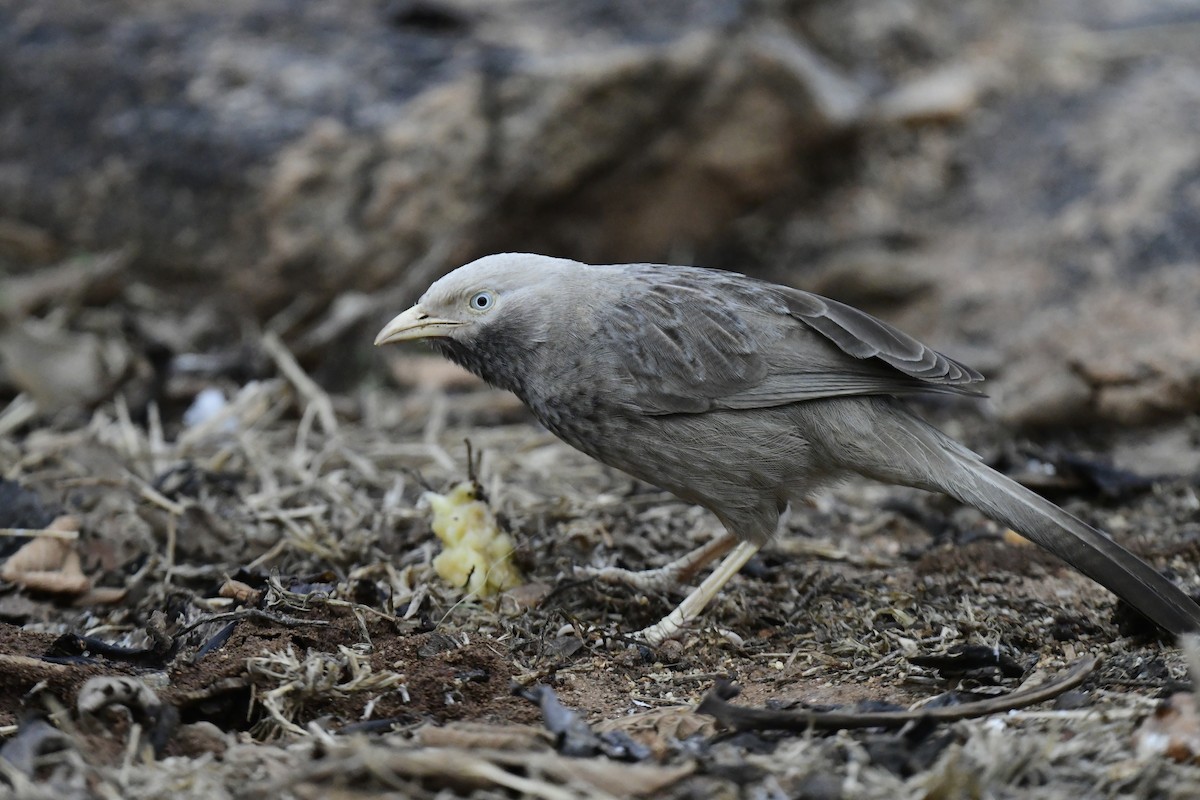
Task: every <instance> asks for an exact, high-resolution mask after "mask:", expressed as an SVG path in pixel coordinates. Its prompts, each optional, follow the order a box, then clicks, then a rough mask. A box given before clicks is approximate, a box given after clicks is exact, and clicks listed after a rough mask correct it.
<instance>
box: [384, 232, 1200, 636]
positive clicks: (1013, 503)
mask: <svg viewBox="0 0 1200 800" xmlns="http://www.w3.org/2000/svg"><path fill="white" fill-rule="evenodd" d="M413 339H425V340H428V341H429V342H430V343H431V344H432V345H433V346H434V348H435V349H437V350H439V351H440V352H441V353H442V354H443V355H445V356H446V357H447V358H449V359H451V360H452V361H455V362H457V363H458V364H460V365H462V366H464V367H466V368H467V369H469V370H470V371H472V372H474V373H475V374H476V375H478V376H479V377H481V378H483V379H484V380H485V381H487V382H488V383H490V384H493V385H494V386H498V387H501V388H503V389H508V390H510V391H512V392H514V393H515V394H516V395H517V396H518V397H520V398H521V400H523V401H524V402H525V404H526V405H528V406H529V408H530V410H531V411H532V412H533V414H534V416H536V417H537V418H538V420H540V421H541V423H542V424H543V425H545V426H546V427H547V428H548V429H549V430H551V431H552V432H553V433H555V434H556V435H557V436H558V437H559V438H561V439H563V440H564V441H565V442H567V443H568V444H570V445H572V446H574V447H576V448H578V449H579V450H582V451H583V452H584V453H587V454H588V455H590V456H592V457H593V458H596V459H598V460H600V461H602V462H604V463H605V464H609V465H611V466H613V467H616V468H618V469H621V470H624V471H625V472H627V473H629V474H630V475H633V476H635V477H637V478H639V479H641V480H643V481H646V482H647V483H651V484H654V485H656V486H660V487H662V488H664V489H667V490H669V491H671V492H673V493H675V494H676V495H678V496H679V497H681V498H683V499H684V500H687V501H689V502H693V503H697V504H699V505H702V506H704V507H705V508H708V509H709V510H710V511H712V512H713V513H714V514H715V515H716V516H717V517H718V518H719V519H720V520H721V522H722V523H723V524H724V526H725V528H726V531H727V532H726V534H725V535H724V536H723V537H721V538H719V539H717V540H716V541H714V542H713V543H711V544H708V545H705V546H704V547H701V548H700V549H698V550H697V551H695V552H694V553H691V554H689V555H687V556H684V557H683V558H680V559H678V560H677V561H674V562H672V563H670V564H668V565H666V566H665V567H661V568H659V569H657V570H650V571H646V572H640V573H638V572H629V571H626V570H618V569H612V568H609V569H606V570H601V571H600V572H599V574H600V576H601V577H602V578H605V579H607V580H614V581H622V582H627V583H632V584H633V585H635V586H641V587H647V588H649V587H659V586H664V585H667V584H670V583H672V582H674V581H678V580H683V579H686V578H688V577H690V576H691V575H693V574H695V573H696V572H697V571H699V570H700V569H701V568H702V567H704V566H705V565H706V564H708V563H709V562H711V561H712V560H714V559H716V558H717V557H718V556H722V555H724V556H725V558H724V560H723V561H721V562H720V564H719V565H718V566H717V567H716V569H715V570H714V571H713V572H712V573H711V574H710V575H709V576H708V577H707V578H706V579H705V580H704V581H703V582H701V583H700V585H699V586H698V587H697V588H696V589H695V590H694V591H693V592H692V593H691V594H690V595H689V596H688V597H687V598H686V599H685V600H684V601H683V602H682V603H681V604H680V605H679V607H677V608H676V609H675V610H673V611H672V612H671V613H670V614H668V615H667V616H666V617H664V618H663V619H662V620H661V621H660V622H658V623H656V624H655V625H652V626H650V627H648V628H646V629H645V630H643V631H641V633H640V635H641V637H642V638H643V639H644V640H645V641H646V642H648V643H650V644H652V645H654V644H658V643H660V642H662V641H663V640H665V639H667V638H669V637H671V636H673V635H675V634H676V633H678V632H679V631H680V629H681V628H682V627H683V626H684V625H685V624H686V623H687V622H689V621H690V620H691V619H693V618H694V617H696V616H697V615H699V614H700V612H701V611H702V610H703V609H704V607H705V606H706V605H707V604H708V602H709V601H710V600H711V599H712V598H713V597H714V596H715V595H716V593H717V592H718V591H719V590H720V588H721V587H722V586H723V585H724V584H725V583H726V582H727V581H728V580H729V579H730V578H731V577H733V575H735V574H736V573H737V572H738V570H740V569H741V568H742V566H743V565H744V564H745V563H746V562H747V561H748V560H749V559H750V558H751V556H753V555H754V553H756V552H757V551H758V550H759V548H761V547H762V546H763V544H765V543H766V542H767V541H768V540H769V539H770V538H771V536H772V535H773V534H774V533H775V531H776V529H777V527H778V525H779V521H780V515H781V514H782V513H783V512H784V511H785V510H786V509H787V507H788V505H789V503H792V502H794V501H796V500H799V499H801V498H804V497H805V496H807V495H808V494H810V493H811V492H812V491H813V490H815V489H817V488H819V487H822V486H826V485H829V484H831V483H835V482H837V481H840V480H843V479H845V478H848V477H850V476H852V475H864V476H866V477H868V478H873V479H875V480H878V481H883V482H885V483H894V484H900V485H904V486H913V487H916V488H919V489H925V490H929V491H936V492H943V493H945V494H948V495H950V496H951V497H953V498H955V499H957V500H959V501H960V502H963V503H967V504H969V505H972V506H975V507H976V508H978V509H979V510H980V511H982V512H983V513H985V514H987V515H988V516H989V517H991V518H992V519H994V520H996V521H998V522H1000V523H1002V524H1004V525H1007V526H1008V527H1010V528H1012V529H1014V530H1016V531H1018V532H1020V533H1022V534H1024V535H1025V536H1027V537H1028V538H1030V539H1032V540H1033V541H1034V542H1036V543H1038V544H1039V545H1041V546H1042V547H1044V548H1046V549H1047V550H1049V551H1050V552H1052V553H1054V554H1055V555H1057V556H1058V557H1060V558H1061V559H1063V560H1064V561H1066V562H1067V563H1068V564H1070V565H1071V566H1073V567H1075V568H1076V569H1078V570H1079V571H1080V572H1082V573H1083V574H1084V575H1087V576H1088V577H1090V578H1092V579H1093V580H1095V581H1097V582H1098V583H1100V584H1101V585H1103V586H1105V587H1106V588H1108V589H1109V590H1110V591H1112V592H1113V593H1114V594H1116V595H1117V596H1119V597H1121V598H1122V599H1124V600H1125V601H1126V602H1128V603H1129V604H1130V605H1132V606H1133V607H1134V608H1136V609H1138V610H1139V611H1140V612H1142V613H1143V614H1144V615H1145V616H1147V617H1149V618H1150V619H1151V620H1153V621H1154V622H1156V623H1157V624H1158V625H1160V626H1162V627H1163V628H1165V629H1166V630H1168V631H1170V632H1171V633H1174V634H1181V633H1184V632H1186V631H1195V630H1200V606H1197V605H1196V603H1194V602H1193V601H1192V600H1191V599H1190V598H1189V597H1188V596H1187V595H1186V594H1184V593H1183V592H1182V591H1181V590H1180V589H1178V588H1177V587H1176V586H1175V585H1174V584H1172V583H1171V582H1170V581H1168V580H1167V579H1166V578H1164V577H1163V576H1162V575H1160V574H1159V573H1158V572H1156V571H1155V570H1154V569H1152V568H1151V567H1150V566H1149V565H1148V564H1146V563H1145V562H1143V561H1142V560H1141V559H1139V558H1138V557H1137V556H1135V555H1133V554H1132V553H1130V552H1129V551H1128V550H1126V549H1125V548H1123V547H1121V546H1120V545H1119V544H1117V543H1115V542H1113V541H1112V540H1111V539H1109V538H1108V537H1106V536H1105V535H1104V534H1102V533H1100V532H1099V531H1097V530H1096V529H1094V528H1092V527H1090V526H1088V525H1087V524H1086V523H1084V522H1083V521H1081V520H1079V519H1077V518H1076V517H1074V516H1072V515H1070V514H1068V513H1067V512H1066V511H1063V510H1062V509H1061V508H1059V507H1058V506H1056V505H1054V504H1053V503H1051V502H1049V501H1048V500H1045V499H1044V498H1042V497H1040V496H1039V495H1037V494H1034V493H1033V492H1031V491H1029V490H1028V489H1026V488H1024V487H1022V486H1021V485H1020V484H1018V483H1016V482H1015V481H1013V480H1011V479H1009V478H1007V477H1005V476H1004V475H1001V474H1000V473H998V472H996V471H995V470H992V469H990V468H989V467H987V466H986V465H984V464H983V463H982V462H981V461H980V460H979V457H978V456H976V455H975V454H974V453H972V452H971V451H970V450H968V449H967V448H965V447H963V446H962V445H960V444H959V443H957V442H955V441H954V440H952V439H950V438H949V437H948V436H946V435H945V434H943V433H941V432H940V431H938V430H937V429H935V428H933V427H932V426H930V425H929V424H928V423H926V422H924V421H923V420H921V419H919V418H918V417H916V416H914V415H913V414H912V413H910V412H909V411H908V410H907V409H906V408H905V407H904V406H903V405H902V404H901V403H900V402H899V401H898V400H897V399H896V398H897V397H898V396H903V395H909V394H915V393H924V392H941V393H946V394H978V392H975V391H974V390H973V389H972V388H970V387H971V386H972V385H973V384H975V383H977V382H978V381H980V380H982V376H981V375H980V374H979V373H978V372H976V371H975V370H973V369H971V368H970V367H967V366H964V365H962V364H959V363H958V362H956V361H954V360H953V359H950V358H947V357H946V356H944V355H942V354H941V353H938V352H935V351H934V350H932V349H930V348H929V347H926V346H925V345H923V344H921V343H920V342H918V341H916V340H915V339H913V338H912V337H910V336H908V335H906V334H904V333H902V332H900V331H898V330H896V329H895V328H893V327H891V326H890V325H887V324H886V323H884V322H881V321H879V320H877V319H875V318H874V317H871V316H870V315H868V314H866V313H864V312H862V311H858V310H856V309H854V308H851V307H850V306H847V305H843V304H842V303H838V302H835V301H833V300H829V299H826V298H824V297H820V296H818V295H815V294H810V293H808V292H802V291H799V290H797V289H791V288H788V287H785V286H779V285H775V284H771V283H767V282H764V281H759V280H755V279H753V278H749V277H746V276H744V275H739V274H736V273H732V272H723V271H719V270H709V269H701V268H697V267H675V266H663V265H651V264H627V265H611V266H591V265H586V264H580V263H577V262H575V261H569V260H566V259H560V258H549V257H547V256H539V255H529V254H522V253H506V254H501V255H493V256H487V257H485V258H481V259H479V260H477V261H474V262H472V263H470V264H467V265H466V266H463V267H460V268H459V269H457V270H455V271H453V272H451V273H450V274H448V275H446V276H445V277H443V278H442V279H440V280H438V281H437V282H436V283H434V284H433V285H432V286H431V287H429V290H428V291H426V292H425V294H424V295H423V296H422V297H421V299H420V300H419V301H418V302H417V304H416V305H414V306H413V307H412V308H410V309H409V310H407V311H405V312H404V313H402V314H400V315H399V316H397V317H396V318H395V319H393V320H392V321H391V322H389V323H388V324H387V325H386V326H385V327H384V329H383V330H382V331H381V332H380V333H379V336H378V337H377V338H376V339H375V344H377V345H379V344H385V343H388V342H399V341H406V340H413Z"/></svg>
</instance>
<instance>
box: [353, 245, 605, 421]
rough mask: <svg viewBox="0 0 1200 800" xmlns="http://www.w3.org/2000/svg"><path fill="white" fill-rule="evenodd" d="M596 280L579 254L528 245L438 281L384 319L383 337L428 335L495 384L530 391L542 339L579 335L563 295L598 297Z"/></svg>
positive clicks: (444, 352) (409, 338)
mask: <svg viewBox="0 0 1200 800" xmlns="http://www.w3.org/2000/svg"><path fill="white" fill-rule="evenodd" d="M591 283H592V280H591V279H590V278H589V268H588V267H586V266H584V265H583V264H579V263H576V262H574V261H568V260H566V259H561V258H550V257H548V256H539V255H530V254H527V253H502V254H500V255H493V256H485V257H484V258H481V259H479V260H477V261H472V262H471V263H470V264H467V265H465V266H462V267H459V268H458V269H456V270H454V271H453V272H451V273H449V274H448V275H446V276H445V277H443V278H441V279H440V280H438V281H437V282H435V283H434V284H433V285H432V286H430V287H429V289H428V290H427V291H426V292H425V294H423V295H421V299H420V300H418V301H417V302H416V304H415V305H414V306H413V307H412V308H410V309H408V310H407V311H405V312H404V313H402V314H400V315H398V316H397V317H395V318H394V319H393V320H392V321H391V322H389V323H388V324H387V325H385V326H384V327H383V330H381V331H380V332H379V335H378V336H376V337H375V344H377V345H380V344H389V343H391V342H406V341H414V340H418V339H419V340H424V341H426V342H428V343H429V344H431V345H433V347H434V349H436V350H438V351H439V352H441V354H442V355H444V356H446V357H447V358H449V359H450V360H452V361H454V362H455V363H457V364H459V365H460V366H463V367H466V368H467V369H468V370H470V371H471V372H474V373H475V374H476V375H478V376H479V377H481V378H483V379H484V380H485V381H487V382H488V383H490V384H492V385H493V386H499V387H501V388H504V389H509V390H511V391H514V392H516V393H517V394H518V395H520V396H521V397H522V398H524V397H526V393H525V391H524V389H525V378H526V377H527V376H528V375H532V374H536V373H537V372H538V365H537V361H538V359H539V358H540V357H541V356H542V355H544V353H543V352H542V347H541V345H542V344H544V343H545V342H547V341H549V340H550V339H552V338H555V339H558V340H561V339H562V338H563V337H564V336H574V335H576V332H575V331H568V332H567V333H565V334H564V333H563V331H562V328H563V327H564V326H563V325H562V324H561V323H562V322H563V316H564V311H565V313H567V314H570V313H571V305H570V304H569V303H567V304H565V308H564V304H561V303H560V302H556V301H561V300H562V299H563V297H564V295H571V296H575V295H578V296H580V297H585V298H593V297H595V295H596V292H595V291H593V290H588V287H589V286H590V284H591ZM581 289H582V290H583V291H579V290H581ZM556 315H557V316H556ZM555 322H557V323H559V324H558V325H557V328H556V326H555ZM566 327H567V328H571V327H572V326H566ZM556 330H557V332H556Z"/></svg>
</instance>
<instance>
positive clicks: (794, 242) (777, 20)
mask: <svg viewBox="0 0 1200 800" xmlns="http://www.w3.org/2000/svg"><path fill="white" fill-rule="evenodd" d="M1198 13H1200V12H1198V11H1197V10H1196V9H1195V8H1194V7H1193V6H1192V5H1190V4H1188V3H1179V2H1169V0H1162V2H1141V1H1140V0H1139V1H1138V2H1134V1H1133V0H1128V2H1121V1H1120V0H1112V1H1111V2H1104V3H1099V4H1097V3H1090V2H1059V3H1053V4H1045V3H1035V2H1028V3H1022V2H1015V3H993V2H983V1H979V2H950V1H949V0H947V2H939V1H938V0H929V1H928V2H915V1H914V2H904V1H903V0H861V1H857V0H856V1H855V2H847V3H808V2H805V3H801V2H782V1H781V2H757V3H756V2H735V1H734V0H715V1H713V0H706V1H705V2H699V1H697V0H670V1H669V2H661V3H654V4H649V5H647V4H645V3H641V2H635V1H634V0H629V1H628V2H623V1H622V2H600V1H599V0H597V1H596V2H592V1H591V0H585V1H584V2H579V3H570V4H562V3H554V2H545V1H544V0H542V1H539V0H511V1H509V2H503V3H470V2H450V1H448V0H447V1H446V2H434V1H433V0H430V1H428V2H422V1H420V0H392V1H391V2H384V1H383V0H380V1H379V2H372V3H355V4H339V3H315V4H305V3H301V4H290V3H279V2H274V1H273V0H244V1H240V2H232V3H223V4H221V5H220V7H219V8H217V7H214V6H213V5H212V4H211V3H207V2H201V1H200V0H196V2H190V1H189V0H169V1H168V0H163V1H161V2H151V3H142V4H138V5H137V7H136V8H134V7H129V6H126V5H125V4H122V3H112V2H65V1H63V2H52V3H36V4H8V5H6V6H4V7H3V8H0V263H2V264H3V267H4V269H5V272H6V274H7V276H8V280H6V281H5V288H4V290H3V293H2V294H0V302H2V304H3V309H4V311H5V316H6V319H7V320H8V325H7V326H6V328H5V331H4V335H3V340H2V341H0V353H2V354H3V365H4V373H3V376H2V377H0V392H3V394H4V395H5V396H7V397H9V398H11V397H13V396H15V395H16V394H17V393H18V392H25V393H27V394H29V395H30V396H32V397H34V398H35V399H37V400H38V402H39V404H40V405H41V406H42V407H57V406H62V405H77V404H78V403H80V402H83V403H88V402H95V401H96V400H97V399H99V398H100V397H106V396H110V395H111V393H112V392H113V391H114V390H115V389H116V388H117V386H120V385H121V382H122V381H123V380H126V379H128V377H129V376H130V375H132V374H134V373H137V372H138V371H139V370H137V369H134V368H133V366H134V364H133V362H136V361H139V360H141V359H142V358H143V357H147V354H146V353H145V352H139V351H140V350H144V349H145V348H147V347H149V348H150V349H152V350H154V351H155V352H156V353H157V354H158V357H159V358H160V359H161V358H166V357H167V356H169V355H171V356H178V355H180V354H182V353H188V352H212V351H213V350H214V349H216V348H229V347H233V346H235V345H239V344H243V343H245V342H246V341H247V340H252V339H253V335H252V333H251V332H249V331H248V329H253V328H256V327H259V326H264V325H265V326H267V327H269V328H271V329H275V330H278V331H279V332H280V333H281V334H282V335H284V336H285V338H286V339H287V340H288V341H289V343H290V344H292V345H293V346H294V347H295V348H296V350H297V351H298V353H299V355H300V356H301V357H302V359H303V360H304V361H305V363H306V364H308V365H310V366H314V367H315V368H317V369H318V370H320V369H321V368H322V367H324V368H326V369H328V370H329V372H328V373H327V377H328V378H329V379H330V380H336V381H340V382H341V383H342V384H347V383H352V382H353V381H355V380H357V379H359V378H361V376H362V375H363V374H364V372H365V371H367V370H368V369H370V368H371V367H372V366H373V363H377V362H372V361H371V360H370V357H369V356H368V355H367V354H366V353H367V350H366V345H365V342H366V339H367V338H368V336H367V333H368V332H370V331H371V330H372V329H374V328H375V327H377V325H378V323H379V321H380V320H382V319H384V318H385V317H387V316H388V315H389V314H390V312H393V311H395V310H396V309H398V308H400V307H401V306H402V305H403V304H404V303H405V302H407V301H408V300H410V299H411V298H412V297H413V296H414V295H415V294H418V293H419V291H420V289H422V288H423V287H424V285H426V284H427V283H428V281H429V280H430V279H432V278H434V277H436V276H437V275H438V274H440V273H442V272H444V271H446V270H448V269H450V268H452V267H454V266H456V265H458V264H460V263H463V262H465V261H467V260H469V259H471V258H473V257H476V256H478V255H481V254H484V253H488V252H495V251H499V250H506V249H511V250H526V251H534V252H545V253H551V254H556V255H562V256H568V257H574V258H578V259H581V260H590V261H600V262H603V261H633V260H642V261H672V262H687V263H700V264H705V265H709V266H717V267H727V268H733V269H739V270H742V271H749V272H754V273H758V274H764V275H767V276H769V277H772V278H776V279H779V280H784V281H788V282H790V283H793V284H795V285H799V286H802V287H804V288H809V289H813V290H816V291H820V292H824V293H827V294H830V295H832V296H835V297H838V298H840V299H842V300H845V301H848V302H851V303H856V304H860V305H863V306H866V307H867V308H868V309H870V310H872V311H874V312H876V313H878V314H880V315H882V316H884V317H886V318H889V319H891V320H893V321H896V322H898V323H900V324H901V325H903V326H905V327H906V328H908V329H910V330H913V331H914V332H915V333H917V334H919V335H921V336H924V337H926V338H928V339H932V340H933V341H935V342H936V343H937V344H938V345H939V346H941V347H943V348H944V349H947V350H949V351H951V352H953V353H955V354H958V355H960V356H962V357H964V358H966V359H968V360H970V361H971V362H973V363H975V364H976V365H978V366H980V367H982V368H983V369H985V371H986V372H987V373H988V374H989V376H990V377H991V378H993V379H994V383H993V384H992V387H991V391H992V393H993V394H994V396H995V403H996V408H997V409H998V411H999V413H1000V414H1001V415H1002V416H1003V417H1004V418H1005V419H1006V420H1008V421H1010V422H1012V423H1016V424H1023V425H1059V424H1068V425H1073V426H1078V425H1081V424H1086V423H1090V422H1102V423H1105V424H1122V425H1124V424H1129V423H1135V424H1138V423H1146V422H1155V421H1161V420H1170V419H1179V418H1181V417H1184V416H1186V415H1188V414H1191V413H1194V412H1195V411H1196V409H1197V408H1198V407H1200V345H1198V344H1197V342H1200V337H1197V336H1196V335H1195V331H1196V328H1195V312H1196V309H1197V308H1200V268H1198V260H1200V227H1198V225H1200V223H1198V222H1197V220H1200V138H1198V137H1197V136H1196V135H1195V131H1196V130H1197V129H1198V127H1200V55H1198V54H1197V51H1196V48H1195V46H1194V43H1195V37H1194V34H1195V30H1196V29H1195V25H1196V24H1197V21H1196V18H1197V14H1198ZM101 307H106V308H109V309H112V308H114V307H118V308H121V309H122V311H123V313H125V321H126V322H127V323H129V325H131V326H132V327H133V330H132V331H130V330H126V331H125V332H124V333H125V341H124V343H123V344H122V343H115V342H112V341H109V340H108V339H111V337H110V336H105V335H104V334H103V333H100V334H99V335H100V337H101V341H92V340H91V339H90V338H89V337H83V338H82V339H79V338H78V337H75V336H72V338H73V339H75V341H76V342H77V343H78V342H84V343H87V345H86V346H87V347H90V348H93V349H94V350H95V352H96V353H97V354H99V355H102V356H106V357H107V361H105V364H106V366H105V368H104V369H103V370H98V371H97V374H89V375H87V380H86V381H84V382H85V383H87V384H89V386H83V387H72V388H69V389H66V388H65V387H61V386H59V385H58V383H59V382H61V381H62V380H67V381H68V382H69V381H70V376H69V375H68V376H67V377H65V378H64V377H62V376H55V375H46V374H42V373H43V372H44V371H45V370H46V369H50V368H49V367H46V365H45V361H44V359H42V358H41V354H42V353H43V349H39V348H45V347H51V348H53V347H55V346H58V344H61V346H63V347H68V346H69V345H68V343H66V342H65V341H63V342H61V343H58V339H59V338H61V337H60V334H68V333H69V334H72V335H73V334H77V333H79V332H80V330H81V329H88V328H93V327H95V325H94V324H93V323H90V322H89V321H88V320H89V317H90V316H92V315H93V313H92V312H93V311H95V310H96V309H98V308H101ZM31 313H32V314H33V316H34V317H36V319H31V318H30V317H29V315H30V314H31ZM30 340H33V341H30ZM130 346H132V349H133V352H130ZM334 353H336V357H335V356H334V355H333V354H334ZM347 353H353V354H354V356H355V358H353V359H350V360H349V361H348V360H347V359H346V355H347ZM148 357H149V358H150V370H151V371H158V372H161V371H162V370H163V369H164V366H163V364H160V363H158V362H156V360H155V357H154V354H153V353H151V354H149V356H148ZM101 360H102V361H104V359H101ZM30 362H32V363H33V366H32V367H31V366H30ZM109 362H115V363H109ZM333 365H336V368H335V367H334V366H333ZM347 365H349V368H347ZM31 373H32V374H31ZM113 373H117V374H113ZM72 374H73V375H75V376H76V382H79V381H78V380H77V377H78V374H79V373H78V372H72ZM64 390H65V391H66V394H64ZM71 392H74V393H76V394H77V395H78V396H77V397H71V396H70V393H71Z"/></svg>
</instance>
